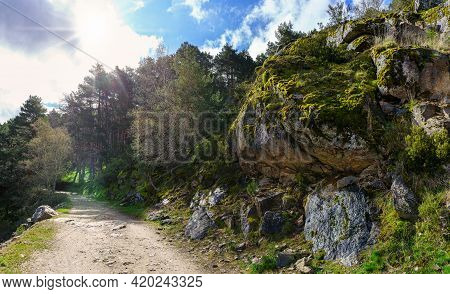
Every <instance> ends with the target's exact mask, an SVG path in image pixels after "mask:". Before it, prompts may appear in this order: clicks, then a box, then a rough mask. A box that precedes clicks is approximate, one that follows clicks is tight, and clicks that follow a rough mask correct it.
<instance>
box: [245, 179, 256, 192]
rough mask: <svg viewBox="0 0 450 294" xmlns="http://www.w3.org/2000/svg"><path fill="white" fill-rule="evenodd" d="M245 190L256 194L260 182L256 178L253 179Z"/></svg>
mask: <svg viewBox="0 0 450 294" xmlns="http://www.w3.org/2000/svg"><path fill="white" fill-rule="evenodd" d="M245 190H246V191H247V193H248V195H250V196H255V195H256V192H257V191H258V183H257V182H256V181H255V180H252V181H251V182H250V183H248V184H247V187H246V188H245Z"/></svg>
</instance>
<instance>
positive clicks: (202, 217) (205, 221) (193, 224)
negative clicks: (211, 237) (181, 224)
mask: <svg viewBox="0 0 450 294" xmlns="http://www.w3.org/2000/svg"><path fill="white" fill-rule="evenodd" d="M214 226H215V223H214V221H213V220H212V218H211V216H210V214H209V212H208V211H207V210H206V208H204V207H198V208H197V209H196V210H195V211H194V213H193V214H192V216H191V218H190V219H189V222H188V224H187V226H186V228H185V231H184V233H185V236H186V237H188V238H191V239H194V240H200V239H203V238H205V237H206V235H207V234H208V231H209V229H211V228H213V227H214Z"/></svg>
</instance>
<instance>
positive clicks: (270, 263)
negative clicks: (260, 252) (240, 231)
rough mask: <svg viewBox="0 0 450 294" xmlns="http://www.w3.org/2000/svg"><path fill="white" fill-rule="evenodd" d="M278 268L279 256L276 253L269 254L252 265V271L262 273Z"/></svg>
mask: <svg viewBox="0 0 450 294" xmlns="http://www.w3.org/2000/svg"><path fill="white" fill-rule="evenodd" d="M276 268H277V257H276V256H275V254H268V255H265V256H263V257H262V258H261V260H260V261H259V262H256V263H252V264H251V265H250V273H252V274H262V273H264V272H267V271H272V270H275V269H276Z"/></svg>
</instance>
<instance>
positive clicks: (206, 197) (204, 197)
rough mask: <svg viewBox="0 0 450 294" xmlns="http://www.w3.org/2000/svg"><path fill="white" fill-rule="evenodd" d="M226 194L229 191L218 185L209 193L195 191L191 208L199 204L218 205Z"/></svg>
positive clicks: (205, 205) (202, 205)
mask: <svg viewBox="0 0 450 294" xmlns="http://www.w3.org/2000/svg"><path fill="white" fill-rule="evenodd" d="M226 196H227V193H226V191H225V189H224V188H222V187H217V188H216V189H214V190H211V191H209V193H208V194H205V193H203V192H201V191H198V192H197V193H195V195H194V197H192V201H191V204H190V208H191V209H195V208H196V207H198V206H201V207H208V206H216V205H217V204H219V202H220V201H222V200H223V199H224V198H225V197H226Z"/></svg>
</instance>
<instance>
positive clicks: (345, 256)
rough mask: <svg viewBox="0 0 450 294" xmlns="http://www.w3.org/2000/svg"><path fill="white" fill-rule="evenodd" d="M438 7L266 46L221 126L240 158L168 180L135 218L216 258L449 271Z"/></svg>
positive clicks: (448, 79)
mask: <svg viewBox="0 0 450 294" xmlns="http://www.w3.org/2000/svg"><path fill="white" fill-rule="evenodd" d="M448 17H449V5H448V3H447V4H441V5H439V6H436V7H433V8H431V9H429V10H421V11H419V12H417V13H397V14H386V15H382V16H379V17H377V18H374V19H361V20H355V21H349V22H347V23H345V24H342V25H339V26H335V27H331V28H327V29H325V30H322V31H317V32H312V33H310V34H309V35H308V36H306V37H304V38H300V39H298V40H296V41H295V42H293V43H291V44H290V45H288V46H287V47H285V48H283V49H281V50H279V51H278V53H277V54H276V55H275V56H272V57H270V58H268V59H267V60H266V61H265V63H264V65H263V66H261V67H260V68H258V69H257V77H256V80H255V81H254V83H253V84H252V85H251V89H250V90H249V94H248V95H247V98H246V100H245V101H244V102H243V105H242V108H241V110H240V113H239V116H238V118H237V119H236V121H235V122H234V124H233V126H232V129H231V132H230V133H231V137H232V140H233V141H234V143H235V144H234V152H235V153H236V154H237V157H238V159H239V167H240V170H239V168H238V167H237V166H234V165H233V164H227V165H225V166H220V167H216V168H215V169H213V170H214V171H215V172H216V173H218V174H216V175H213V176H211V171H210V170H209V171H208V168H207V167H203V168H202V169H201V170H197V171H196V173H195V175H194V176H192V175H190V176H192V179H193V181H192V183H191V184H189V185H187V186H186V185H185V186H180V185H178V186H177V184H175V183H176V180H172V183H173V184H167V189H166V190H164V191H165V192H164V193H161V197H162V198H163V199H164V200H163V202H162V203H160V204H159V205H157V206H156V208H155V209H154V211H152V212H151V213H150V215H149V219H150V220H152V221H158V222H160V224H161V225H162V226H165V227H168V228H170V229H169V230H168V231H169V232H172V233H176V234H179V233H178V232H181V231H183V235H184V237H185V238H187V239H188V240H189V239H193V240H195V241H190V243H189V244H190V245H189V246H193V248H194V249H195V248H201V249H200V250H201V252H202V253H203V254H205V253H206V254H207V255H209V256H210V257H211V258H212V259H213V260H215V262H216V264H221V265H220V267H228V266H230V264H232V265H234V266H237V265H239V267H240V268H241V269H245V270H250V271H253V272H264V271H280V270H281V271H283V272H291V271H295V272H303V273H309V272H386V271H388V272H417V271H419V272H449V260H450V259H449V258H450V257H449V255H448V252H449V249H450V247H449V242H448V241H449V240H448V237H449V235H448V220H449V205H450V194H449V190H448V188H449V187H448V183H449V158H450V153H449V151H450V144H449V136H448V132H449V127H450V119H449V115H450V114H449V110H450V108H449V102H450V101H449V98H448V97H449V94H450V74H449V55H448V54H449V43H448V41H449V39H448V37H449V30H448ZM241 170H242V171H243V173H241ZM181 174H182V172H181ZM208 177H209V178H211V177H212V178H213V180H212V181H210V183H209V184H205V181H207V179H208ZM165 180H167V179H165ZM168 182H170V180H169V181H168ZM211 183H213V184H211ZM171 185H172V186H171ZM174 187H176V188H174ZM180 199H182V200H180ZM179 236H180V235H179ZM217 253H220V254H217ZM217 256H220V259H219V257H217ZM333 261H336V262H333ZM216 264H215V266H216Z"/></svg>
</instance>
